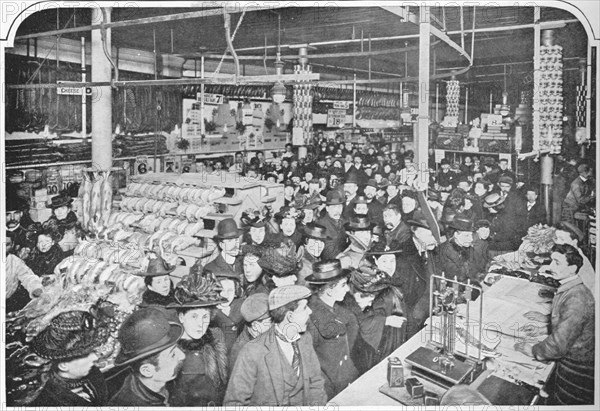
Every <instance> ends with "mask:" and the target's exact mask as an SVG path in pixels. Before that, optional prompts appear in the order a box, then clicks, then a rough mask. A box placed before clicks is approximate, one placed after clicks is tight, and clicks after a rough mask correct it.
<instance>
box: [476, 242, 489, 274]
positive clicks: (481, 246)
mask: <svg viewBox="0 0 600 411" xmlns="http://www.w3.org/2000/svg"><path fill="white" fill-rule="evenodd" d="M473 257H474V262H475V267H476V269H477V272H478V273H485V272H487V265H488V263H489V261H490V252H489V243H488V240H482V239H481V238H479V237H478V236H477V234H476V233H475V234H473Z"/></svg>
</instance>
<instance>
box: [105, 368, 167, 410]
mask: <svg viewBox="0 0 600 411" xmlns="http://www.w3.org/2000/svg"><path fill="white" fill-rule="evenodd" d="M164 393H165V394H167V395H168V391H167V390H166V389H165V390H164ZM103 405H108V406H122V407H165V406H167V407H168V406H169V405H170V404H169V399H168V396H164V395H162V394H159V393H157V392H154V391H152V390H151V389H150V388H148V387H146V386H145V385H144V384H143V383H142V382H141V381H140V379H139V378H138V377H137V376H136V375H134V374H133V373H131V374H129V375H128V376H127V377H126V378H125V382H124V383H123V386H122V387H121V389H120V390H119V391H117V393H116V394H115V395H114V396H113V397H112V398H111V399H110V401H109V402H108V404H103Z"/></svg>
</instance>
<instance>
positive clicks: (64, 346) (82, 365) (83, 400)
mask: <svg viewBox="0 0 600 411" xmlns="http://www.w3.org/2000/svg"><path fill="white" fill-rule="evenodd" d="M109 335H110V330H109V328H108V327H107V326H105V325H104V324H100V323H98V322H97V320H96V318H95V317H93V316H92V315H91V314H90V313H89V312H86V311H68V312H64V313H61V314H59V315H57V316H56V317H55V318H54V319H53V320H52V321H51V322H50V324H49V325H48V326H47V327H46V328H45V329H44V330H43V331H42V332H40V333H39V334H38V335H37V336H36V337H35V338H34V339H33V340H32V342H31V349H32V350H33V352H35V353H36V354H37V355H39V356H40V357H42V358H44V359H47V360H50V362H51V364H52V366H51V368H50V372H49V376H48V379H47V381H46V382H45V384H44V386H43V387H42V389H41V391H40V392H39V393H38V395H37V397H36V398H35V399H34V400H33V401H32V402H31V403H30V404H28V405H29V406H32V407H101V406H104V405H106V404H107V402H108V391H107V388H106V382H105V380H104V376H103V375H102V373H101V372H100V370H99V369H98V368H97V366H96V362H97V361H98V355H97V354H96V353H95V350H96V349H97V348H98V347H100V346H101V345H102V344H104V343H105V342H106V341H107V340H108V337H109Z"/></svg>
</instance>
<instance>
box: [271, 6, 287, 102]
mask: <svg viewBox="0 0 600 411" xmlns="http://www.w3.org/2000/svg"><path fill="white" fill-rule="evenodd" d="M283 65H284V63H283V61H281V15H278V28H277V58H276V59H275V71H276V74H277V75H278V76H281V75H282V74H283ZM285 95H286V89H285V86H284V85H283V83H282V82H281V81H277V82H276V83H275V85H274V86H273V88H271V98H272V99H273V102H275V103H277V104H281V103H283V101H284V100H285Z"/></svg>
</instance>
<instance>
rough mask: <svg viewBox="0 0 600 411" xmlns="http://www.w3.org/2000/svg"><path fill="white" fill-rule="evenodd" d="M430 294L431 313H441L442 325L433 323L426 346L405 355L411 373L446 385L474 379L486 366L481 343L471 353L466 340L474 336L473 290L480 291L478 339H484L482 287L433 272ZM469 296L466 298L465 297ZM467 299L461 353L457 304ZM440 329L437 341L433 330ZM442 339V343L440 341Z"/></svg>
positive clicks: (448, 386) (465, 382)
mask: <svg viewBox="0 0 600 411" xmlns="http://www.w3.org/2000/svg"><path fill="white" fill-rule="evenodd" d="M430 285H431V286H430V295H429V315H430V318H431V319H433V318H434V316H441V326H440V327H439V328H437V327H434V326H433V324H430V327H429V341H428V342H427V344H426V345H425V346H423V347H419V348H417V349H416V350H415V351H414V352H413V353H412V354H410V355H409V356H408V357H406V359H405V362H406V363H407V364H410V365H411V367H412V371H411V373H412V374H413V375H415V376H418V377H421V378H423V379H425V380H427V381H430V382H432V383H434V384H436V385H439V386H441V387H443V388H446V389H447V388H450V387H452V386H454V385H456V384H470V383H472V382H473V381H474V380H475V379H476V378H477V377H478V376H479V375H480V374H481V373H482V372H483V370H484V365H483V359H482V354H481V344H477V345H478V349H477V355H476V356H472V355H470V354H469V344H468V343H467V341H474V340H475V339H474V338H473V337H472V336H471V335H470V333H469V328H470V326H469V324H470V323H469V308H470V307H469V305H470V304H474V303H475V302H472V301H471V297H472V295H473V292H475V291H477V292H478V293H479V298H478V299H477V302H478V304H479V339H478V341H481V330H482V315H481V314H482V311H483V290H482V289H481V288H480V287H477V286H474V285H472V284H471V282H470V280H467V282H466V283H461V282H459V281H458V280H457V279H456V277H455V278H454V280H451V279H448V278H446V277H445V276H444V275H443V274H442V275H441V276H439V275H432V276H431V284H430ZM464 300H466V301H464ZM463 301H464V302H465V303H466V306H467V311H466V316H467V318H466V323H467V327H465V330H464V341H465V353H464V354H463V353H459V352H457V350H456V349H455V343H456V338H457V329H456V307H457V304H458V303H459V302H463ZM434 332H437V333H438V338H437V341H434V338H433V333H434ZM440 342H441V343H440Z"/></svg>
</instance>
